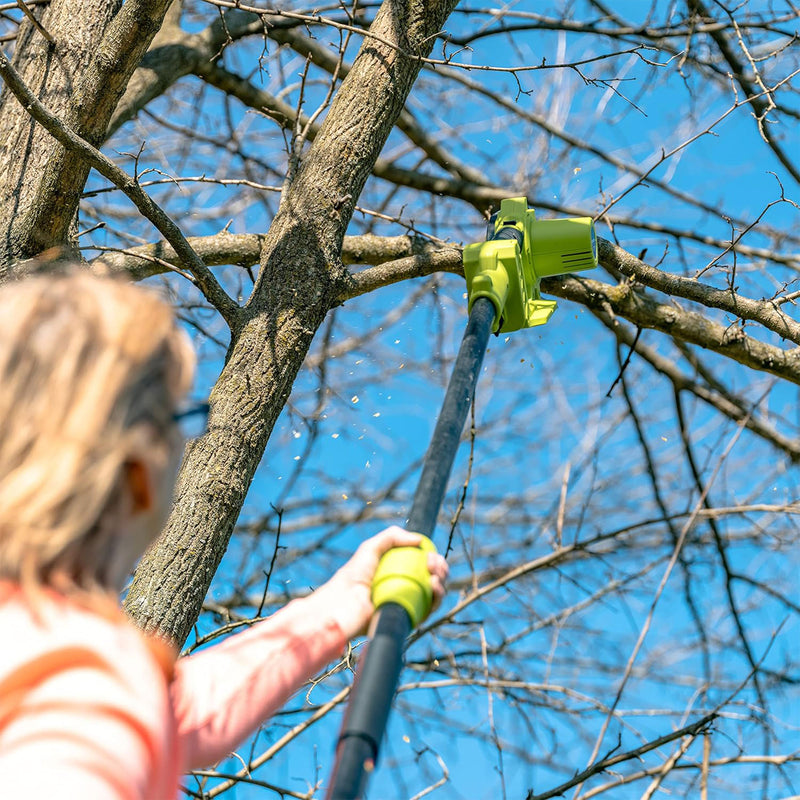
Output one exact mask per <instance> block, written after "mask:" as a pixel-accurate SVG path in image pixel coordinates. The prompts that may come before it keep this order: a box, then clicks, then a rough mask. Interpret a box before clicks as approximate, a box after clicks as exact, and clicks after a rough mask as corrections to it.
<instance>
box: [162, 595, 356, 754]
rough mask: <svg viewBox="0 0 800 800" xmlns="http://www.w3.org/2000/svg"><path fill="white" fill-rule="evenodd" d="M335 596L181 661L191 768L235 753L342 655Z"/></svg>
mask: <svg viewBox="0 0 800 800" xmlns="http://www.w3.org/2000/svg"><path fill="white" fill-rule="evenodd" d="M330 595H331V592H325V591H318V592H315V593H314V594H312V595H310V596H309V597H306V598H303V599H299V600H293V601H292V602H291V603H289V604H288V605H287V606H286V607H284V608H282V609H281V610H280V611H278V612H276V613H275V614H273V615H272V616H271V617H269V618H267V619H265V620H263V621H261V622H258V623H256V624H255V625H253V627H251V628H250V629H249V630H246V631H243V632H242V633H237V634H235V635H233V636H231V637H229V638H228V639H226V640H225V641H223V642H221V643H220V644H218V645H214V646H213V647H209V648H208V649H207V650H202V651H200V652H199V653H197V654H195V655H191V656H188V657H186V658H182V659H179V660H178V662H177V664H176V666H175V680H174V681H173V683H172V687H171V691H172V700H173V707H174V709H175V714H176V717H177V723H178V735H179V737H180V743H181V751H182V753H183V755H184V758H185V761H186V764H187V766H188V768H189V769H198V768H200V767H205V766H208V765H209V764H215V763H217V762H218V761H220V760H222V759H223V758H225V757H226V756H227V755H229V754H230V753H231V752H232V751H233V750H234V749H235V748H236V747H237V746H238V745H239V744H240V743H241V742H242V741H243V740H244V739H245V738H247V736H248V735H250V734H251V733H252V732H253V731H255V730H256V728H258V726H259V725H261V724H262V723H263V722H264V721H266V720H267V719H268V718H269V717H271V716H272V714H274V713H275V711H277V710H278V709H279V708H281V706H283V704H284V703H285V702H286V700H287V699H288V698H289V697H290V696H291V695H292V694H293V693H294V692H295V691H297V689H299V688H300V686H302V684H303V683H304V682H305V681H306V680H308V678H310V677H311V676H312V675H314V674H315V673H317V672H318V671H319V670H320V669H322V668H323V667H324V666H325V665H326V664H328V663H330V662H331V661H332V660H333V659H334V658H336V657H337V656H339V655H340V654H341V653H342V651H343V649H344V646H345V644H346V643H347V639H346V636H345V634H344V633H343V632H342V627H341V625H340V624H339V623H338V622H337V620H336V616H335V613H334V609H336V608H337V603H336V599H337V598H336V597H332V596H330Z"/></svg>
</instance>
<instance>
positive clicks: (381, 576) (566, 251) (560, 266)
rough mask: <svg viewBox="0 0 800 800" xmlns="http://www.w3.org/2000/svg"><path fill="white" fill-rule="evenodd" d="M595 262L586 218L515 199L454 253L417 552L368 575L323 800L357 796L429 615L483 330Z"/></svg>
mask: <svg viewBox="0 0 800 800" xmlns="http://www.w3.org/2000/svg"><path fill="white" fill-rule="evenodd" d="M596 266H597V239H596V237H595V232H594V223H593V222H592V220H591V218H589V217H579V218H573V219H554V220H537V219H536V214H535V212H534V210H533V209H529V208H528V203H527V200H526V199H525V198H524V197H513V198H508V199H506V200H503V201H502V203H501V204H500V211H499V212H498V213H497V214H495V215H494V216H493V217H492V219H491V220H490V221H489V226H488V231H487V237H486V241H485V242H480V243H477V244H471V245H468V246H467V247H466V248H465V249H464V273H465V275H466V278H467V294H468V298H469V305H468V310H469V321H468V322H467V328H466V331H465V332H464V337H463V339H462V341H461V346H460V348H459V351H458V356H457V357H456V361H455V364H454V366H453V372H452V374H451V376H450V381H449V383H448V386H447V392H446V394H445V398H444V403H443V405H442V409H441V411H440V413H439V418H438V420H437V422H436V428H435V430H434V433H433V438H432V439H431V443H430V445H429V447H428V451H427V453H426V455H425V461H424V463H423V467H422V475H421V476H420V479H419V483H418V485H417V489H416V492H415V493H414V500H413V503H412V506H411V511H410V513H409V515H408V520H407V523H406V525H405V527H406V528H407V529H408V530H410V531H414V532H415V533H420V534H422V535H423V537H424V538H423V539H422V543H421V544H420V546H419V547H398V548H395V549H394V550H390V551H389V552H388V553H386V555H384V556H383V558H382V559H381V562H380V564H379V566H378V569H377V571H376V573H375V577H374V579H373V583H372V602H373V604H374V606H375V613H374V615H373V618H372V622H371V624H370V642H369V645H368V646H367V649H366V652H365V653H364V655H363V656H362V657H361V659H360V661H359V667H358V672H357V674H356V679H355V683H354V685H353V690H352V693H351V695H350V702H349V704H348V708H347V711H346V713H345V716H344V721H343V723H342V729H341V732H340V734H339V740H338V744H337V746H336V761H335V764H334V768H333V773H332V774H331V780H330V783H329V786H328V790H327V793H326V795H325V796H326V798H327V800H360V798H361V797H363V794H364V791H365V790H366V785H367V781H368V779H369V777H370V775H371V773H372V772H373V771H374V769H375V765H376V763H377V759H378V751H379V748H380V743H381V739H382V738H383V733H384V730H385V728H386V722H387V720H388V718H389V711H390V709H391V705H392V699H393V698H394V693H395V690H396V689H397V684H398V681H399V678H400V672H401V670H402V668H403V649H404V645H405V640H406V637H407V636H408V634H409V633H410V632H411V630H412V629H413V628H414V627H416V626H417V625H418V624H419V623H420V622H422V620H423V619H424V618H425V617H426V616H427V615H428V612H429V611H430V607H431V601H432V592H431V587H430V581H429V575H428V571H427V566H426V564H427V553H428V552H429V551H435V549H436V548H435V546H434V544H433V542H432V541H431V540H430V538H428V537H430V536H431V535H432V534H433V530H434V528H435V527H436V518H437V517H438V515H439V509H440V507H441V505H442V500H443V499H444V494H445V489H446V487H447V481H448V479H449V477H450V470H451V468H452V466H453V460H454V459H455V455H456V450H457V449H458V444H459V440H460V438H461V431H462V429H463V427H464V421H465V419H466V416H467V411H468V409H469V405H470V402H471V400H472V397H473V395H474V392H475V385H476V384H477V382H478V376H479V375H480V369H481V364H482V362H483V356H484V353H485V351H486V345H487V342H488V340H489V334H490V333H495V334H499V333H507V332H511V331H516V330H519V329H521V328H531V327H534V326H536V325H544V323H545V322H547V320H549V319H550V317H551V316H552V314H553V312H554V311H555V309H556V303H555V301H553V300H543V299H542V297H541V294H540V292H539V282H540V281H541V279H542V278H545V277H549V276H552V275H564V274H567V273H570V272H577V271H579V270H586V269H593V268H594V267H596Z"/></svg>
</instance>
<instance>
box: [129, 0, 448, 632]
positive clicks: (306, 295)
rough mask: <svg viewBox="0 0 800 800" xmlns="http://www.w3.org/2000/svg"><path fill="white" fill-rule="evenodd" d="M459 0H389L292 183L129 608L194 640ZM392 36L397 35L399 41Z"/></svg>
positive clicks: (148, 622)
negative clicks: (373, 178)
mask: <svg viewBox="0 0 800 800" xmlns="http://www.w3.org/2000/svg"><path fill="white" fill-rule="evenodd" d="M456 2H457V0H438V2H436V1H434V2H423V1H422V0H408V2H399V1H398V0H386V2H384V4H383V6H382V7H381V10H380V12H379V13H378V15H377V17H376V19H375V22H374V23H373V25H372V28H371V29H370V30H371V33H372V34H373V35H374V37H376V38H373V37H367V38H366V39H365V41H364V43H363V45H362V47H361V50H360V52H359V54H358V56H357V58H356V60H355V62H354V64H353V68H352V70H351V71H350V74H349V75H348V76H347V78H346V79H345V81H344V83H343V84H342V86H341V89H340V90H339V92H338V94H337V96H336V99H335V100H334V103H333V105H332V107H331V109H330V112H329V113H328V115H327V117H326V119H325V122H324V124H323V126H322V129H321V130H320V132H319V134H318V135H317V137H316V138H315V140H314V145H313V147H312V148H311V149H310V151H309V152H308V154H307V156H306V157H305V159H304V160H303V162H302V164H301V166H300V168H299V170H298V172H297V174H296V176H295V178H294V180H293V181H292V183H291V184H290V186H289V187H288V188H287V189H286V191H285V193H284V197H283V199H282V202H281V206H280V209H279V211H278V214H277V215H276V217H275V220H274V222H273V224H272V226H271V227H270V230H269V233H268V234H267V236H266V238H265V241H264V245H263V249H262V257H261V270H260V273H259V277H258V281H257V283H256V287H255V289H254V292H253V295H252V297H251V299H250V301H249V303H248V304H247V306H246V307H245V309H244V314H243V320H244V321H243V323H242V325H241V326H240V327H239V328H238V330H236V331H234V336H233V341H232V344H231V347H230V350H229V354H228V361H227V363H226V365H225V367H224V369H223V372H222V374H221V375H220V378H219V380H218V382H217V384H216V386H215V387H214V389H213V391H212V393H211V415H210V418H209V433H208V434H207V435H206V436H204V437H203V438H201V439H199V440H197V441H195V442H193V443H192V444H191V445H190V446H189V448H187V452H186V456H185V459H184V463H183V467H182V469H181V474H180V477H179V480H178V488H177V492H176V501H175V506H174V508H173V512H172V514H171V516H170V519H169V521H168V523H167V526H166V529H165V532H164V534H163V536H162V537H161V539H160V540H159V541H158V542H157V543H156V545H155V546H154V547H153V548H152V549H151V551H150V552H149V553H148V554H147V556H146V557H145V558H144V560H143V561H142V563H141V564H140V566H139V569H138V570H137V572H136V575H135V578H134V581H133V585H132V586H131V589H130V592H129V594H128V597H127V600H126V604H125V605H126V609H127V611H128V612H129V613H130V614H131V616H132V617H133V618H134V620H135V621H136V622H137V623H138V624H139V625H140V626H141V627H142V628H144V629H146V630H150V631H156V632H158V633H159V634H160V635H163V636H165V637H168V638H171V639H172V640H174V641H175V642H177V643H182V642H183V641H184V640H185V638H186V636H187V635H188V633H189V631H190V630H191V628H192V625H194V623H195V621H196V620H197V617H198V615H199V613H200V609H201V607H202V603H203V599H204V598H205V595H206V592H207V591H208V587H209V584H210V582H211V579H212V577H213V575H214V572H215V571H216V568H217V565H218V564H219V561H220V559H221V558H222V555H223V553H224V551H225V548H226V547H227V544H228V541H229V539H230V536H231V533H232V531H233V526H234V524H235V522H236V518H237V516H238V513H239V510H240V509H241V506H242V503H243V502H244V498H245V494H246V493H247V490H248V488H249V487H250V483H251V481H252V479H253V475H254V473H255V470H256V467H257V466H258V464H259V462H260V461H261V458H262V455H263V453H264V449H265V447H266V444H267V440H268V439H269V436H270V434H271V432H272V428H273V426H274V424H275V421H276V419H277V417H278V415H279V414H280V412H281V410H282V408H283V406H284V404H285V402H286V399H287V398H288V396H289V392H290V391H291V387H292V383H293V382H294V379H295V376H296V375H297V372H298V370H299V368H300V366H301V364H302V362H303V359H304V358H305V356H306V353H307V352H308V348H309V346H310V344H311V341H312V339H313V337H314V334H315V333H316V331H317V329H318V328H319V326H320V324H321V323H322V321H323V319H324V318H325V315H326V314H327V312H328V310H329V309H330V308H331V307H332V306H333V305H335V303H336V298H337V296H338V295H339V293H340V291H341V289H342V287H343V285H345V284H346V282H347V280H348V279H347V272H346V270H345V269H344V267H343V266H342V263H341V258H340V253H341V246H342V239H343V237H344V233H345V230H346V228H347V225H348V223H349V221H350V217H351V215H352V212H353V208H354V207H355V204H356V201H357V199H358V196H359V193H360V192H361V189H362V188H363V186H364V183H365V181H366V179H367V176H368V175H369V172H370V170H371V168H372V165H373V164H374V162H375V160H376V159H377V157H378V154H379V153H380V151H381V149H382V147H383V145H384V143H385V141H386V139H387V137H388V135H389V132H390V131H391V129H392V126H393V124H394V122H395V120H396V119H397V117H398V115H399V114H400V111H401V110H402V108H403V105H404V103H405V101H406V98H407V96H408V93H409V92H410V90H411V87H412V85H413V83H414V80H415V79H416V77H417V74H418V72H419V69H420V66H421V62H420V61H419V56H423V57H424V56H426V55H427V54H428V53H429V52H430V50H431V48H432V46H433V42H434V40H435V34H436V33H437V32H438V31H439V30H441V27H442V25H443V24H444V21H445V20H446V19H447V16H448V15H449V13H450V12H451V11H452V9H453V8H454V7H455V5H456ZM387 42H388V43H387Z"/></svg>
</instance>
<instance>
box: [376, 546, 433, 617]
mask: <svg viewBox="0 0 800 800" xmlns="http://www.w3.org/2000/svg"><path fill="white" fill-rule="evenodd" d="M420 536H421V537H422V538H421V540H420V543H419V545H418V546H417V547H394V548H392V549H391V550H389V551H388V552H386V553H384V554H383V556H382V557H381V560H380V562H379V563H378V569H376V570H375V575H374V576H373V578H372V604H373V605H374V606H375V608H376V609H378V608H380V607H381V606H382V605H385V604H386V603H397V604H398V605H400V606H402V607H403V608H404V609H405V610H406V611H407V612H408V616H409V619H410V620H411V627H412V628H413V627H416V626H417V625H419V623H420V622H422V620H424V619H425V617H427V616H428V614H429V613H430V610H431V605H432V604H433V589H432V587H431V575H430V573H429V572H428V553H435V552H436V545H435V544H434V543H433V542H432V541H431V540H430V539H429V538H428V537H427V536H422V534H420Z"/></svg>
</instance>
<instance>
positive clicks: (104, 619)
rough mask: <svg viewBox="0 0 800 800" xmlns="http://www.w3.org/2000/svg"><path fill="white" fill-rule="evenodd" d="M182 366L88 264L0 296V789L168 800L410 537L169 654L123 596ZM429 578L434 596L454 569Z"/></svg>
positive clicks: (330, 651) (442, 566)
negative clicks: (223, 635)
mask: <svg viewBox="0 0 800 800" xmlns="http://www.w3.org/2000/svg"><path fill="white" fill-rule="evenodd" d="M193 370H194V354H193V352H192V348H191V344H190V342H189V340H188V337H187V336H186V334H185V333H184V332H183V331H182V330H181V329H180V328H179V327H178V325H177V324H176V322H175V319H174V317H173V315H172V313H171V310H170V308H169V306H168V305H167V304H166V303H164V302H163V301H162V300H160V299H159V298H158V296H157V295H156V294H155V293H154V292H152V291H150V290H147V289H142V288H139V287H136V286H134V285H132V284H127V283H123V282H120V281H118V280H116V279H110V278H101V277H95V276H93V275H91V274H89V273H88V272H86V271H76V272H71V273H69V274H65V275H59V276H53V275H40V276H36V277H31V278H26V279H23V280H20V281H17V282H15V283H11V284H8V285H6V286H4V287H3V288H2V289H0V642H2V644H0V774H2V776H3V778H2V794H3V796H4V797H26V798H32V800H38V798H45V797H46V798H52V797H58V798H61V799H62V800H73V799H74V800H77V798H81V800H88V798H91V800H172V798H174V797H175V796H176V795H177V792H178V788H179V779H180V775H181V774H182V773H184V772H186V771H188V770H190V769H193V768H200V767H206V766H209V765H211V764H214V763H216V762H218V761H220V760H221V759H223V758H225V757H226V756H227V755H228V754H229V753H230V752H231V751H232V750H233V749H234V748H235V747H236V746H237V745H238V744H239V743H241V742H242V740H243V739H245V738H246V737H247V736H248V735H249V734H250V733H252V732H253V731H254V730H255V729H256V728H257V727H258V726H259V725H261V724H262V723H263V722H264V721H265V720H266V719H267V718H269V716H270V715H271V714H272V713H274V712H275V711H276V710H277V709H278V708H280V707H281V706H282V705H283V703H284V702H285V701H286V700H287V699H288V698H289V697H290V696H291V694H292V693H293V692H294V691H296V690H297V689H298V688H299V687H300V686H301V685H302V684H303V683H304V682H305V681H307V680H308V678H309V677H311V676H313V675H314V674H315V673H317V672H318V671H319V670H320V669H322V668H323V667H324V666H325V665H326V664H328V663H330V662H331V661H332V660H334V659H336V658H337V657H339V656H340V655H341V654H342V652H343V650H344V648H345V646H346V644H347V642H348V641H349V640H350V639H351V638H353V637H354V636H356V635H358V634H361V633H363V632H364V630H365V628H366V625H367V623H368V620H369V618H370V616H371V614H372V611H373V608H372V604H371V601H370V583H371V579H372V576H373V573H374V572H375V569H376V566H377V563H378V560H379V558H380V556H381V555H382V554H383V553H384V552H386V551H387V550H389V549H390V548H392V547H397V546H410V545H411V546H413V545H416V544H417V543H418V542H419V536H418V535H416V534H413V533H409V532H408V531H404V530H402V529H401V528H398V527H391V528H389V529H387V530H385V531H383V532H382V533H380V534H378V535H377V536H374V537H372V538H371V539H368V540H367V541H366V542H364V543H363V544H362V545H361V546H360V547H359V548H358V549H357V551H356V552H355V554H354V555H353V557H352V558H351V559H350V560H349V561H348V562H347V563H346V564H345V565H344V566H343V567H342V568H341V569H340V570H339V571H338V572H336V573H335V575H334V576H333V577H332V578H331V579H330V580H329V581H328V582H327V583H326V584H324V585H323V586H322V587H320V588H319V589H317V590H316V591H314V592H313V593H311V594H310V595H309V596H307V597H305V598H302V599H296V600H293V601H292V602H290V603H289V604H288V605H287V606H286V607H285V608H283V609H281V610H280V611H278V612H277V613H275V614H273V615H272V616H270V617H268V618H267V619H264V620H261V621H259V622H257V623H255V624H253V625H252V626H251V627H250V628H249V629H247V630H246V631H244V632H241V633H237V634H234V635H232V636H230V637H228V638H227V639H225V640H223V641H222V642H220V643H218V644H216V645H214V646H211V647H208V648H206V649H203V650H200V651H198V652H196V653H194V654H192V655H190V656H188V657H185V658H179V659H177V660H175V658H174V655H173V651H171V650H169V649H168V648H167V647H166V645H164V644H163V642H161V641H160V640H158V639H156V638H148V637H146V636H145V635H144V634H143V633H141V632H140V631H139V630H138V629H137V628H136V627H135V626H134V625H133V624H132V623H131V622H130V621H128V619H127V618H126V617H125V616H124V615H123V613H122V611H121V609H120V608H119V605H118V598H119V592H120V590H121V589H122V588H123V585H124V583H125V582H126V581H127V579H128V577H129V575H130V572H131V570H132V568H133V567H134V565H135V563H136V561H137V560H138V558H139V557H140V556H141V555H142V553H143V552H144V551H145V549H146V548H147V547H148V545H149V544H150V543H151V542H152V541H153V540H154V538H155V537H156V535H157V534H158V532H159V530H160V528H161V526H162V524H163V522H164V520H165V518H166V514H167V511H168V509H169V506H170V503H171V494H172V487H173V483H174V479H175V475H176V471H177V465H178V462H179V458H180V453H181V450H182V446H183V442H182V437H181V435H180V431H179V429H178V426H177V422H176V421H175V417H176V413H177V410H178V407H179V403H180V402H181V401H182V399H183V397H184V395H185V394H186V393H187V391H188V389H189V387H190V384H191V382H192V375H193ZM428 569H429V572H430V576H431V586H432V590H433V595H434V598H435V601H439V600H441V598H442V595H443V593H444V581H445V579H446V576H447V565H446V563H445V561H444V559H442V558H441V557H440V556H437V555H431V556H429V558H428ZM331 749H333V748H331Z"/></svg>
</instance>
